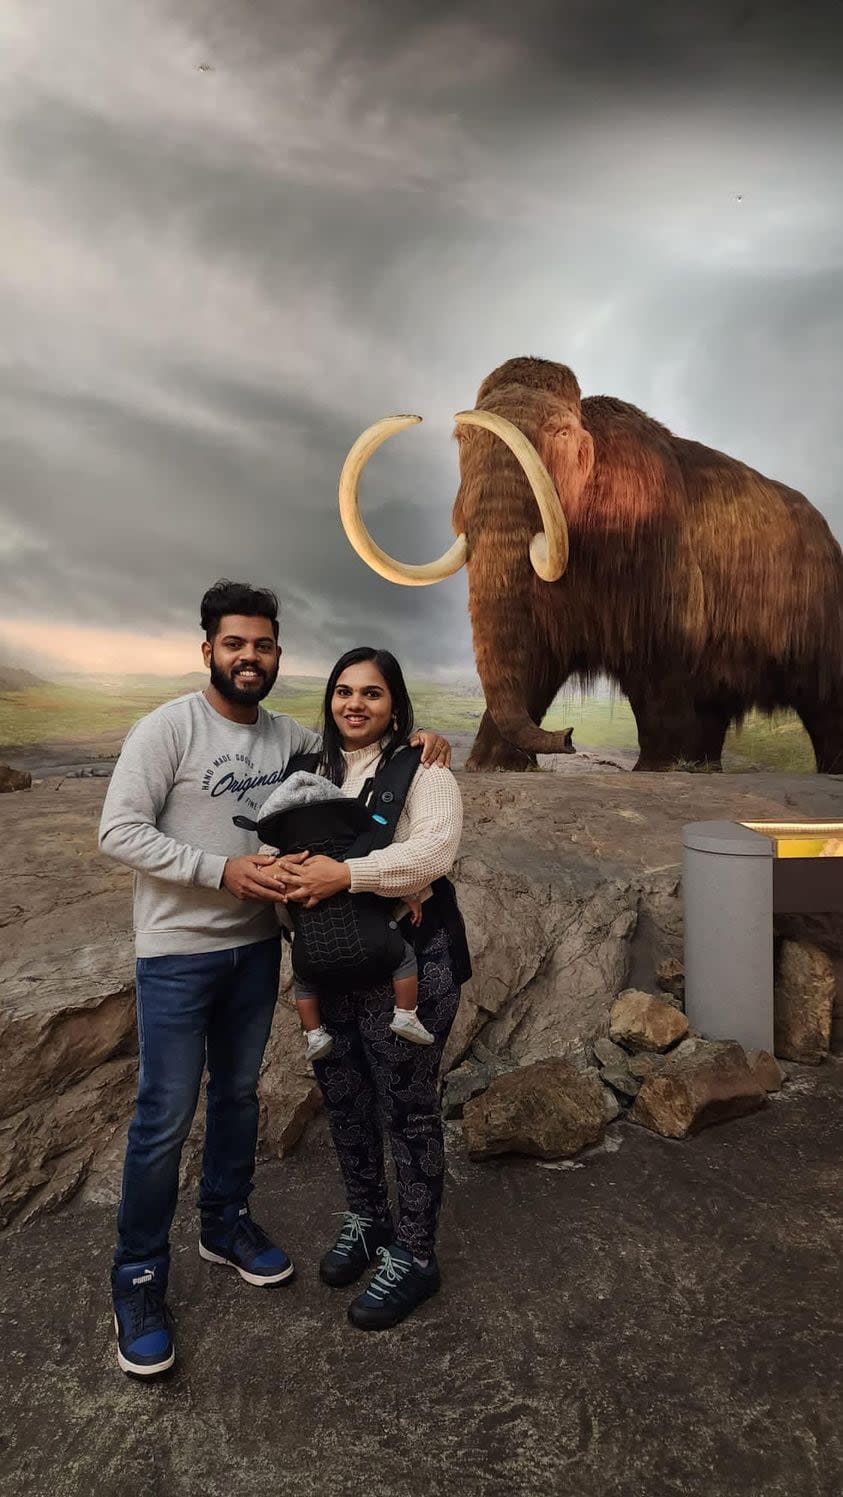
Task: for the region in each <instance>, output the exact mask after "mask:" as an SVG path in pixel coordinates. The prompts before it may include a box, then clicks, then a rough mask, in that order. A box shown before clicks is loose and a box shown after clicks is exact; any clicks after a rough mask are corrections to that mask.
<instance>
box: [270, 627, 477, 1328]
mask: <svg viewBox="0 0 843 1497" xmlns="http://www.w3.org/2000/svg"><path fill="white" fill-rule="evenodd" d="M412 727H413V709H412V705H411V703H410V698H409V696H408V694H407V687H406V685H405V682H404V677H403V675H402V672H401V667H400V666H399V664H398V661H397V660H396V659H395V657H394V655H391V654H390V653H389V652H388V651H387V650H374V649H369V648H367V647H362V648H359V649H356V650H349V651H348V653H347V654H345V655H343V656H342V658H341V659H340V660H338V661H337V663H336V665H335V666H334V668H333V670H332V671H331V674H330V677H329V679H328V683H327V686H326V689H325V706H324V728H323V746H322V759H321V766H320V772H321V773H322V774H324V775H326V776H327V777H328V778H329V779H331V780H332V781H333V782H334V784H336V785H339V786H341V787H342V789H343V791H344V793H346V794H347V795H358V794H359V793H360V790H361V789H362V787H363V785H364V784H365V781H366V780H367V779H369V778H370V777H371V776H372V775H374V773H375V771H376V769H377V767H378V765H379V763H380V762H381V761H382V759H383V758H384V757H387V758H388V757H389V756H390V755H391V754H392V753H394V752H395V750H396V749H398V748H399V747H400V746H401V745H402V744H405V743H406V742H407V738H408V736H409V735H410V733H411V732H412ZM461 831H462V800H461V798H460V792H459V788H458V786H457V783H456V780H455V779H454V777H453V775H452V774H451V772H450V770H447V769H441V768H438V767H436V766H432V767H430V768H427V769H421V768H420V769H419V770H417V772H416V774H415V776H414V778H413V781H412V784H411V786H410V790H409V794H408V795H407V799H406V801H405V803H404V809H403V812H402V815H401V818H400V820H399V822H398V825H397V828H396V832H395V837H394V840H393V842H392V843H391V844H390V846H389V847H386V848H381V849H379V850H378V851H376V852H372V853H369V854H368V855H367V856H366V857H362V858H351V859H349V860H348V861H347V862H344V863H342V862H337V861H335V860H334V859H332V858H327V857H323V856H315V857H307V858H306V859H305V860H304V861H303V862H299V861H298V860H297V859H284V858H282V859H281V860H280V861H279V865H278V871H279V876H280V877H281V878H282V879H283V880H284V883H285V885H286V892H287V898H288V899H290V900H300V901H301V902H303V903H305V904H311V905H313V904H315V903H318V902H319V901H320V900H322V899H327V898H328V897H329V896H330V895H332V894H336V893H338V892H339V891H340V890H341V889H350V890H351V892H352V893H357V892H360V891H363V890H368V891H370V892H372V893H375V894H381V895H384V896H385V897H387V898H390V899H394V900H395V901H396V902H398V901H399V900H401V899H403V898H405V897H407V896H418V897H419V898H421V900H422V908H423V918H422V923H421V926H420V928H419V934H418V935H417V936H416V937H415V945H416V955H417V959H418V976H419V993H418V1014H419V1018H420V1020H421V1021H422V1023H423V1024H424V1025H425V1026H426V1028H427V1029H428V1030H430V1032H431V1033H432V1035H433V1037H434V1042H433V1044H431V1045H426V1046H424V1047H421V1046H416V1045H409V1044H407V1043H406V1042H405V1041H402V1040H401V1039H400V1038H397V1037H396V1035H395V1034H393V1033H391V1032H390V1027H389V1026H390V1021H391V1019H392V1015H393V992H392V985H391V982H390V981H388V980H387V981H386V982H384V983H382V984H381V985H379V986H378V987H374V988H370V989H366V990H358V991H354V992H348V993H345V994H342V995H341V996H336V995H335V996H331V995H329V994H325V995H324V996H322V998H321V1013H322V1023H323V1025H324V1027H325V1028H326V1029H327V1031H328V1033H329V1034H330V1036H331V1039H332V1040H333V1048H332V1050H331V1053H330V1054H329V1055H327V1056H325V1057H324V1058H323V1059H321V1060H317V1061H315V1062H314V1070H315V1072H316V1076H317V1079H318V1081H319V1084H320V1087H321V1089H322V1094H323V1097H324V1099H325V1107H326V1109H327V1112H328V1117H329V1120H330V1125H331V1132H332V1136H333V1140H334V1146H335V1148H336V1151H337V1156H338V1158H339V1164H340V1168H341V1170H342V1174H343V1179H344V1182H345V1188H346V1195H347V1198H348V1208H349V1209H348V1211H347V1212H345V1213H344V1214H343V1224H342V1227H341V1229H340V1232H339V1234H338V1236H337V1239H336V1241H335V1243H334V1245H333V1247H332V1248H331V1249H330V1250H329V1251H328V1252H327V1253H326V1254H325V1256H324V1257H323V1259H322V1261H321V1263H320V1266H319V1271H320V1274H321V1277H322V1278H323V1280H324V1281H325V1283H327V1284H331V1285H333V1286H335V1287H340V1286H344V1285H347V1284H351V1283H354V1281H355V1280H357V1279H359V1278H360V1276H361V1275H362V1274H363V1272H364V1271H365V1269H366V1268H367V1267H368V1266H369V1264H370V1262H371V1263H375V1262H376V1268H375V1273H374V1275H373V1277H372V1280H371V1283H370V1284H369V1287H368V1289H367V1290H366V1291H365V1293H363V1294H361V1295H360V1296H359V1297H358V1298H357V1299H355V1300H354V1302H353V1303H352V1305H351V1306H350V1308H349V1312H348V1313H349V1317H350V1319H351V1321H352V1323H353V1324H354V1325H356V1326H358V1327H360V1329H362V1330H381V1329H385V1328H386V1327H387V1326H392V1325H396V1324H397V1323H398V1321H400V1320H403V1319H404V1317H405V1316H406V1315H409V1314H410V1313H411V1312H412V1311H413V1310H414V1309H415V1308H416V1306H417V1305H419V1304H421V1303H422V1302H423V1301H424V1300H426V1299H427V1298H428V1297H429V1296H430V1295H432V1294H435V1293H436V1291H437V1290H438V1288H439V1285H440V1274H439V1265H438V1263H437V1261H436V1255H435V1250H434V1249H435V1234H436V1222H437V1217H438V1213H439V1206H440V1202H441V1199H442V1184H443V1177H444V1165H445V1156H444V1147H443V1138H442V1120H441V1114H440V1110H439V1099H438V1085H437V1083H438V1070H439V1062H440V1060H441V1058H442V1051H443V1048H444V1045H445V1041H446V1039H447V1037H448V1032H449V1030H450V1028H451V1025H452V1023H453V1021H454V1017H455V1015H456V1012H457V1005H458V1003H459V997H460V989H459V983H458V980H459V979H463V980H464V977H465V975H466V974H467V970H468V966H467V951H466V950H465V948H464V937H462V936H461V921H459V916H458V912H455V909H454V907H453V906H452V907H451V914H452V916H453V914H454V913H455V914H456V920H454V919H453V918H450V919H449V918H448V910H447V907H445V911H444V916H443V904H442V902H441V901H440V899H439V898H437V897H435V896H433V895H432V891H431V885H432V884H433V882H434V880H437V879H440V878H442V877H443V876H444V875H445V874H447V873H448V872H449V870H450V868H451V866H452V864H453V861H454V858H455V856H456V852H457V848H458V846H459V840H460V834H461ZM437 893H438V891H437ZM443 919H444V923H443ZM446 924H447V931H446V928H445V927H446ZM381 1115H382V1116H383V1119H384V1121H385V1122H386V1126H387V1128H388V1130H389V1134H390V1142H391V1146H392V1156H393V1159H394V1161H395V1169H396V1174H397V1183H398V1223H397V1227H395V1226H394V1225H393V1219H392V1214H391V1212H390V1206H389V1196H388V1191H387V1184H386V1175H385V1171H384V1151H383V1133H382V1125H381V1121H380V1116H381Z"/></svg>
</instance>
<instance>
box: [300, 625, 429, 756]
mask: <svg viewBox="0 0 843 1497" xmlns="http://www.w3.org/2000/svg"><path fill="white" fill-rule="evenodd" d="M364 660H365V661H371V663H372V665H376V666H377V668H378V670H379V671H380V673H381V675H382V676H383V678H384V681H385V682H386V684H387V686H388V688H389V694H390V696H391V698H392V721H391V722H390V725H389V728H388V729H387V732H386V735H385V737H384V738H382V739H381V744H382V749H383V753H382V756H381V761H380V762H381V764H385V763H386V761H387V760H388V759H390V758H391V757H392V755H393V754H394V753H395V750H396V749H397V748H399V747H400V745H401V744H402V743H406V741H407V739H408V738H409V736H410V734H411V733H412V731H413V704H412V702H411V701H410V696H409V692H408V691H407V683H406V681H405V680H404V673H403V671H402V670H401V667H400V665H399V664H398V661H397V660H396V659H395V656H394V655H392V654H391V653H390V651H389V650H375V649H373V648H372V647H371V646H370V645H358V646H357V648H356V649H354V650H346V652H345V654H344V655H341V656H340V658H339V660H338V661H337V663H336V665H335V666H334V668H333V670H332V671H331V674H330V676H329V677H328V681H327V684H326V686H325V700H324V703H323V705H322V760H321V769H322V773H323V774H324V775H325V778H326V779H328V780H332V781H333V783H334V784H335V785H341V784H342V782H343V780H344V779H345V760H344V758H343V756H342V738H341V736H340V730H339V728H338V727H337V725H336V723H335V722H334V714H333V713H332V711H331V703H332V701H333V698H334V689H335V687H336V684H337V682H338V680H339V678H340V676H341V675H342V673H343V671H345V670H348V667H349V666H350V665H359V664H360V662H361V661H364Z"/></svg>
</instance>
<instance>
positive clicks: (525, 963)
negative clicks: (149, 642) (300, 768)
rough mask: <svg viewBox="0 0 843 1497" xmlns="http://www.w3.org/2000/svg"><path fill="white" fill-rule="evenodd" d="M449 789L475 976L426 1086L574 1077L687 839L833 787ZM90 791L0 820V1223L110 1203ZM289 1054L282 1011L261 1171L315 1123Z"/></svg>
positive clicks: (672, 927)
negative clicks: (534, 1072)
mask: <svg viewBox="0 0 843 1497" xmlns="http://www.w3.org/2000/svg"><path fill="white" fill-rule="evenodd" d="M113 746H114V747H115V748H116V747H118V746H119V745H118V744H117V743H116V742H115V743H114V745H113ZM92 757H93V756H92ZM566 762H570V761H566ZM459 782H460V786H461V789H462V794H463V800H464V806H465V829H464V834H463V841H462V848H461V857H460V860H459V861H458V863H457V866H456V869H455V881H456V884H457V888H458V893H459V898H460V902H461V905H462V907H463V910H464V913H465V917H466V924H467V927H468V934H469V941H470V945H471V949H472V955H473V959H474V969H475V975H474V978H473V979H472V981H471V982H470V983H468V984H467V985H466V987H465V989H464V991H463V997H462V1003H461V1005H460V1011H459V1014H458V1016H457V1020H456V1023H455V1025H454V1028H453V1031H452V1034H451V1038H450V1040H449V1044H448V1048H447V1051H446V1057H445V1066H444V1069H445V1070H447V1069H448V1068H449V1067H451V1066H452V1065H453V1064H455V1063H456V1062H459V1061H461V1060H462V1059H463V1058H464V1057H465V1056H466V1055H471V1056H472V1058H475V1057H476V1058H477V1059H478V1060H479V1062H480V1063H481V1064H482V1065H486V1066H488V1067H489V1074H490V1075H492V1076H494V1074H495V1071H496V1070H497V1069H499V1068H500V1069H504V1070H505V1069H506V1068H507V1067H510V1066H512V1065H519V1066H527V1065H529V1064H530V1063H532V1062H534V1061H537V1060H542V1059H546V1058H548V1057H566V1058H568V1059H570V1060H571V1062H572V1063H573V1064H574V1065H575V1067H578V1068H580V1069H583V1068H584V1067H585V1066H587V1065H588V1058H589V1057H590V1055H591V1050H592V1045H593V1042H594V1040H595V1039H596V1038H597V1037H598V1036H599V1035H604V1036H605V1035H606V1033H607V1030H608V1027H609V1012H610V1010H611V1007H612V1004H613V1001H614V998H615V995H616V993H618V991H620V990H621V989H623V988H625V987H629V986H632V985H634V986H637V987H642V988H643V987H646V986H650V987H651V988H652V987H654V985H655V983H656V981H657V978H656V972H657V968H658V967H659V965H660V963H662V962H664V961H667V960H669V959H671V958H672V959H674V960H676V959H677V958H678V957H679V955H680V953H681V949H682V923H681V916H682V906H681V897H680V889H679V873H680V860H681V845H682V826H683V825H684V824H685V823H686V822H688V821H698V820H715V819H718V818H721V817H726V818H730V819H747V820H765V819H769V820H776V819H783V818H787V819H792V817H793V815H794V814H796V815H805V816H810V817H828V818H837V819H843V785H841V784H840V783H839V782H836V781H833V780H827V779H824V778H823V777H822V776H811V775H797V776H791V777H789V778H786V779H783V780H780V779H776V778H775V777H771V776H754V775H741V776H735V777H730V776H728V775H722V776H716V777H714V776H711V777H710V776H682V775H646V774H645V775H636V776H630V775H624V774H617V775H603V774H594V773H580V774H577V775H575V776H574V777H573V778H571V777H569V776H568V775H566V774H557V773H553V774H544V773H542V774H532V775H508V774H499V775H488V776H486V775H464V774H460V775H459ZM104 792H105V782H104V780H103V779H95V778H84V779H78V780H64V781H62V782H59V781H58V780H44V781H42V782H41V783H40V784H39V783H36V784H34V785H33V786H32V789H31V791H30V792H29V793H27V795H25V796H14V795H9V796H7V797H6V799H5V802H4V805H3V871H4V877H3V879H2V880H0V1033H2V1042H1V1043H2V1048H0V1090H2V1094H3V1097H4V1099H5V1100H4V1102H3V1108H4V1109H5V1111H4V1112H3V1113H2V1127H3V1139H4V1142H3V1143H2V1145H0V1148H1V1149H2V1151H3V1159H4V1160H5V1163H4V1164H3V1165H2V1167H0V1178H2V1179H3V1180H4V1182H5V1183H3V1184H2V1186H0V1196H2V1198H3V1199H4V1200H5V1201H6V1202H7V1205H6V1207H5V1208H4V1209H5V1211H6V1215H7V1217H9V1218H10V1217H12V1216H16V1218H17V1219H22V1218H23V1217H25V1216H26V1214H27V1213H28V1212H35V1211H37V1210H41V1209H45V1208H46V1207H47V1206H49V1205H51V1204H53V1203H54V1202H56V1201H58V1200H59V1199H62V1198H63V1197H64V1196H65V1195H67V1194H70V1193H72V1191H73V1190H75V1189H77V1188H79V1187H80V1186H81V1187H82V1189H83V1191H84V1193H85V1194H89V1193H90V1194H92V1195H93V1196H94V1197H95V1198H96V1199H98V1200H110V1201H113V1200H114V1199H115V1197H116V1195H117V1192H118V1189H119V1178H120V1166H121V1163H122V1155H123V1147H124V1142H125V1129H126V1124H127V1121H128V1117H129V1112H130V1109H131V1099H132V1093H133V1090H134V1067H135V1060H134V1055H133V1050H134V1043H135V1042H134V1030H133V1021H132V979H133V963H132V951H131V937H130V919H131V874H130V873H129V871H128V870H127V869H124V868H121V867H120V866H119V865H118V864H116V863H113V862H111V860H110V859H108V858H104V857H102V856H101V855H100V854H99V852H98V851H97V846H96V827H97V820H98V818H99V813H100V808H101V805H102V798H103V795H104ZM776 796H778V799H776ZM785 797H787V800H786V799H785ZM80 936H81V937H82V939H83V941H84V948H85V950H84V951H80ZM840 949H841V951H843V947H841V948H840ZM285 965H286V964H285ZM30 979H35V980H34V981H30ZM299 1044H300V1040H299V1037H298V1033H297V1024H296V1021H295V1016H294V1014H293V1012H292V1010H291V1009H290V1008H289V1004H288V1003H287V1002H286V999H285V998H282V1001H281V1003H280V1004H279V1008H278V1015H277V1018H276V1021H275V1026H274V1030H273V1036H272V1039H271V1041H270V1045H269V1047H268V1050H267V1057H266V1064H265V1066H264V1070H263V1074H262V1077H261V1082H260V1093H261V1130H262V1132H261V1149H262V1151H263V1152H264V1153H267V1154H272V1153H274V1152H277V1151H278V1152H283V1151H285V1150H287V1149H289V1148H291V1147H294V1145H295V1141H296V1139H297V1138H298V1137H299V1136H300V1135H301V1132H302V1130H303V1129H305V1128H306V1127H307V1124H308V1121H309V1119H310V1118H311V1117H312V1116H313V1113H314V1111H315V1110H316V1108H317V1107H318V1105H319V1097H318V1092H317V1091H316V1088H315V1085H314V1082H313V1078H312V1074H311V1073H310V1072H309V1071H308V1070H307V1069H306V1068H305V1067H304V1066H303V1062H302V1057H301V1051H300V1049H299ZM651 1053H653V1054H655V1052H651ZM604 1096H605V1090H604ZM610 1105H612V1104H611V1101H610ZM51 1109H57V1111H51ZM201 1109H202V1103H201V1102H200V1113H201ZM201 1142H202V1117H201V1116H200V1117H198V1118H197V1122H196V1126H195V1128H194V1130H193V1132H192V1134H191V1138H190V1140H189V1144H188V1147H187V1149H186V1151H185V1178H194V1177H195V1173H196V1170H197V1168H198V1159H199V1152H200V1149H201Z"/></svg>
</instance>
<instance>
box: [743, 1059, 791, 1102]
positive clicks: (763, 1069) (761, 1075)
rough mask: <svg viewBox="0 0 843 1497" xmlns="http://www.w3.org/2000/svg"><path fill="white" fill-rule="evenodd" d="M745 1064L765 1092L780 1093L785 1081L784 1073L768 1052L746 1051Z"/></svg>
mask: <svg viewBox="0 0 843 1497" xmlns="http://www.w3.org/2000/svg"><path fill="white" fill-rule="evenodd" d="M746 1063H747V1065H748V1066H749V1069H750V1071H751V1072H752V1074H753V1076H754V1077H755V1080H756V1081H757V1082H758V1085H759V1086H763V1088H764V1090H765V1092H780V1091H781V1089H782V1087H783V1086H784V1081H785V1075H784V1071H783V1070H782V1068H781V1066H780V1065H779V1063H778V1061H777V1060H776V1058H775V1056H773V1055H771V1054H770V1052H769V1051H768V1050H747V1052H746Z"/></svg>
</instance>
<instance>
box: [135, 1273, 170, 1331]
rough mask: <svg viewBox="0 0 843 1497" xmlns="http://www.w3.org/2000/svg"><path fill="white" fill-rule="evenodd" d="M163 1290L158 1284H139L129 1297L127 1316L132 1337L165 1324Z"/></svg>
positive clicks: (165, 1311)
mask: <svg viewBox="0 0 843 1497" xmlns="http://www.w3.org/2000/svg"><path fill="white" fill-rule="evenodd" d="M167 1314H168V1312H167V1306H166V1302H165V1300H164V1291H163V1289H162V1288H161V1286H160V1285H159V1284H140V1285H139V1286H138V1287H137V1288H136V1289H135V1292H134V1294H132V1296H131V1298H130V1299H129V1317H130V1322H131V1334H132V1337H133V1339H134V1338H137V1337H139V1336H142V1335H143V1334H144V1333H145V1332H147V1331H156V1330H158V1329H159V1328H160V1327H162V1326H166V1324H167Z"/></svg>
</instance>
